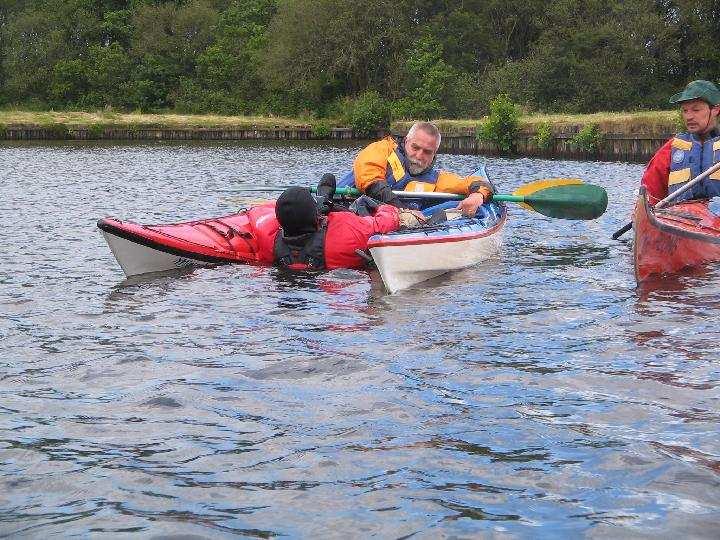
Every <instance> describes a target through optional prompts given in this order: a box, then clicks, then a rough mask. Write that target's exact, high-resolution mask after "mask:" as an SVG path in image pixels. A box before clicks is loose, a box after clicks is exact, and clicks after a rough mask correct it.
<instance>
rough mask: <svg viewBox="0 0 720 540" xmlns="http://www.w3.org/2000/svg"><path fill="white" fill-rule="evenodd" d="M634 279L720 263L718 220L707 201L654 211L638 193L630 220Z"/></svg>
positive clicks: (643, 278) (643, 192)
mask: <svg viewBox="0 0 720 540" xmlns="http://www.w3.org/2000/svg"><path fill="white" fill-rule="evenodd" d="M633 228H634V230H635V242H634V246H633V255H634V260H635V279H636V280H637V282H638V283H641V282H643V281H646V280H647V279H649V278H650V277H651V276H655V275H661V274H674V273H677V272H679V271H681V270H682V269H684V268H689V267H693V266H700V265H703V264H706V263H711V262H717V261H720V218H719V217H718V216H715V215H714V214H713V213H711V212H710V211H709V210H708V201H707V200H704V201H686V202H681V203H678V204H675V205H672V206H668V207H665V208H660V209H658V210H655V209H654V208H653V207H651V206H650V204H649V203H648V201H647V197H646V194H645V190H644V189H642V190H641V191H640V196H639V198H638V201H637V204H636V206H635V213H634V216H633Z"/></svg>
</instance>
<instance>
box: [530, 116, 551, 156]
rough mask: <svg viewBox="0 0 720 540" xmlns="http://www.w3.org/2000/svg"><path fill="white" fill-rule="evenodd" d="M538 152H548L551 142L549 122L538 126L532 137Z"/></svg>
mask: <svg viewBox="0 0 720 540" xmlns="http://www.w3.org/2000/svg"><path fill="white" fill-rule="evenodd" d="M532 139H533V140H534V141H535V144H537V147H538V148H539V149H540V150H549V149H550V147H551V146H552V142H553V134H552V127H551V126H550V123H549V122H542V123H541V124H538V126H537V128H536V129H535V136H534V137H532Z"/></svg>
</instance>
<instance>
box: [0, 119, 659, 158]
mask: <svg viewBox="0 0 720 540" xmlns="http://www.w3.org/2000/svg"><path fill="white" fill-rule="evenodd" d="M576 133H577V131H572V130H569V131H566V132H557V133H553V136H552V139H551V141H550V144H549V145H548V147H547V148H545V149H541V148H539V147H538V145H537V143H536V142H535V140H534V138H533V137H534V135H535V134H534V133H533V132H521V133H520V134H519V136H518V138H517V154H518V155H520V156H529V157H543V158H554V159H580V160H602V161H631V162H646V161H647V160H648V159H650V157H652V155H653V154H654V153H655V151H656V150H657V149H658V148H659V147H660V146H661V145H662V144H663V143H664V142H665V141H666V140H667V139H668V138H670V137H671V136H672V133H652V134H642V133H641V134H623V133H603V134H602V137H601V138H600V140H599V142H598V147H597V149H595V150H593V151H586V150H582V149H580V148H578V146H577V145H576V144H574V143H573V142H572V138H573V137H574V136H575V135H576ZM383 135H384V133H383V132H377V133H376V134H375V136H374V137H371V139H374V138H380V137H382V136H383ZM0 139H5V140H93V139H102V140H126V141H218V140H287V141H296V140H319V139H318V138H317V137H315V136H314V135H313V132H312V129H310V128H309V127H308V128H303V127H301V128H290V127H280V126H278V127H274V128H268V127H265V126H263V127H262V128H260V127H257V128H255V127H250V128H162V127H132V128H125V127H105V128H102V127H88V128H85V127H66V126H64V125H53V126H50V127H38V126H5V127H4V128H0ZM366 139H367V138H366V137H358V136H356V135H355V133H353V131H352V129H349V128H333V129H332V130H331V131H330V133H329V136H328V137H327V138H324V139H323V140H328V141H339V140H344V141H348V140H366ZM440 151H441V152H446V153H453V154H478V155H498V154H499V153H498V151H497V149H496V148H495V146H494V145H493V144H492V143H488V142H484V141H479V140H478V139H477V137H476V135H475V131H474V130H467V131H464V132H458V131H454V132H452V133H443V138H442V145H441V147H440Z"/></svg>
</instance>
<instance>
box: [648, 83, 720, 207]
mask: <svg viewBox="0 0 720 540" xmlns="http://www.w3.org/2000/svg"><path fill="white" fill-rule="evenodd" d="M670 103H678V104H680V111H681V112H682V117H683V120H684V122H685V129H686V131H684V132H682V133H678V134H677V135H675V137H673V138H672V139H670V140H669V141H668V142H666V143H665V144H664V145H663V146H662V148H660V150H658V151H657V153H656V154H655V155H654V156H653V158H652V159H651V160H650V163H648V166H647V168H646V169H645V174H643V178H642V185H643V186H644V187H645V188H646V189H647V193H648V197H649V201H650V204H655V203H656V202H658V201H659V200H661V199H664V198H665V197H667V195H668V194H669V193H672V192H673V191H677V190H678V189H680V188H681V187H682V186H683V185H684V184H686V183H687V182H688V181H689V180H691V179H693V178H695V177H696V176H697V175H699V174H701V173H702V172H703V171H705V170H707V169H709V168H710V167H711V166H712V165H713V164H715V163H716V162H718V161H720V131H719V130H718V125H717V118H718V113H720V90H718V88H717V87H716V86H715V85H714V84H713V83H711V82H710V81H693V82H691V83H689V84H688V85H687V86H686V87H685V89H684V90H683V91H682V92H679V93H677V94H675V95H674V96H672V97H671V98H670ZM717 195H720V171H716V172H714V173H713V174H711V175H710V176H709V177H708V178H705V179H704V180H702V181H701V182H700V183H698V184H696V185H694V186H693V187H692V188H691V189H688V190H687V191H685V192H684V193H682V194H681V195H679V196H678V198H677V199H676V200H689V199H707V198H710V197H715V196H717Z"/></svg>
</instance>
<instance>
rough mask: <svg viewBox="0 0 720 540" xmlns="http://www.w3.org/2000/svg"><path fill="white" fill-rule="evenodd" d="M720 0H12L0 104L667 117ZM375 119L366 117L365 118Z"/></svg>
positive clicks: (717, 67) (6, 12)
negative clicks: (652, 112) (499, 100)
mask: <svg viewBox="0 0 720 540" xmlns="http://www.w3.org/2000/svg"><path fill="white" fill-rule="evenodd" d="M718 29H720V2H718V1H717V0H677V1H668V0H550V1H545V0H543V1H540V0H425V1H422V0H393V1H389V0H174V1H161V0H129V1H119V0H2V2H0V105H2V106H18V107H25V108H29V109H35V110H42V109H48V108H54V109H86V110H94V109H98V108H112V109H117V110H129V111H143V112H145V111H148V112H153V111H175V112H182V113H219V114H232V115H249V114H275V115H289V116H304V115H307V116H310V117H314V118H324V117H332V118H349V117H351V116H352V115H353V114H354V115H355V116H356V120H357V121H362V119H363V114H366V113H368V111H372V113H373V114H374V115H377V114H381V115H385V116H386V117H387V118H394V119H403V118H477V117H479V116H481V115H483V114H486V113H487V111H488V106H489V102H490V99H491V98H492V97H494V96H497V95H505V96H507V97H508V98H509V99H510V100H512V101H513V102H514V103H517V104H520V105H521V106H522V107H524V108H525V109H526V110H527V111H542V112H566V113H586V112H595V111H613V110H636V109H646V108H666V107H667V106H668V104H667V98H668V96H669V95H671V94H672V93H674V92H676V91H678V90H679V89H680V88H681V87H682V86H684V84H685V83H686V82H688V81H689V80H692V79H697V78H703V79H709V80H716V79H717V77H718V74H720V47H717V44H716V43H715V40H716V33H717V31H718ZM371 116H372V115H371Z"/></svg>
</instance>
